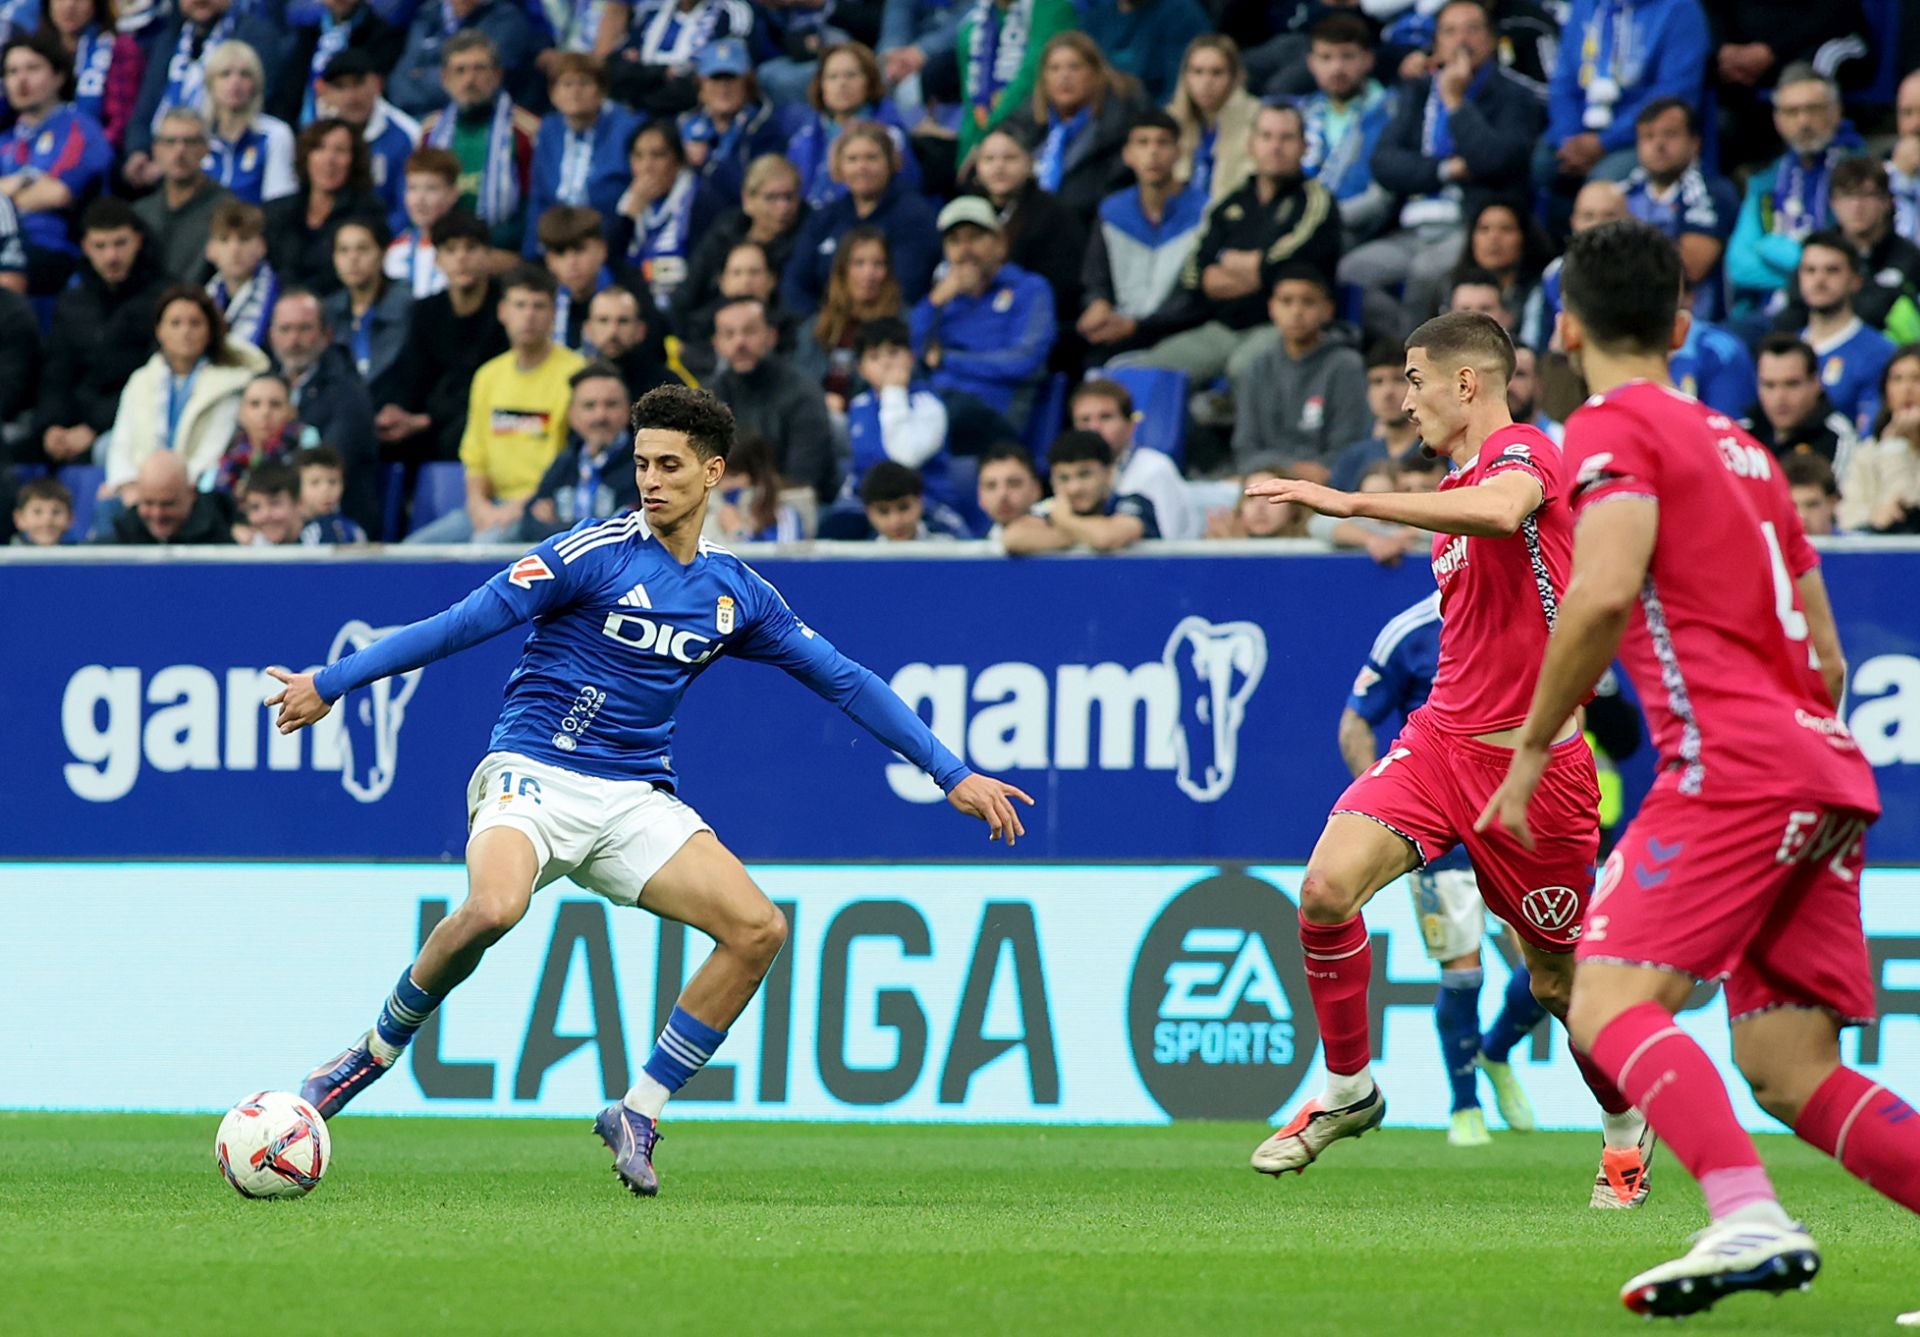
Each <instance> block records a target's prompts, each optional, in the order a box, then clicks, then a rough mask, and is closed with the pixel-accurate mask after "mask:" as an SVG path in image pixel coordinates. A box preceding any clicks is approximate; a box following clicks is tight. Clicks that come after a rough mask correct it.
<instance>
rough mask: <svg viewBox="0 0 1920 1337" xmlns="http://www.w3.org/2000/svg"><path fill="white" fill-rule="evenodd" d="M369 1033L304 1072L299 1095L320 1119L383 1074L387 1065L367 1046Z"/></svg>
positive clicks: (341, 1107)
mask: <svg viewBox="0 0 1920 1337" xmlns="http://www.w3.org/2000/svg"><path fill="white" fill-rule="evenodd" d="M371 1035H372V1032H368V1034H367V1035H363V1036H361V1037H360V1039H359V1040H357V1041H355V1042H354V1044H353V1046H352V1047H351V1048H349V1049H348V1050H347V1051H346V1052H345V1053H343V1054H341V1055H340V1056H339V1057H338V1058H333V1059H329V1060H327V1061H326V1062H325V1063H323V1064H321V1065H320V1066H319V1067H317V1068H315V1069H314V1070H313V1071H312V1072H310V1073H308V1074H307V1080H306V1081H304V1082H302V1083H301V1084H300V1098H301V1099H302V1100H305V1101H306V1102H307V1103H308V1104H310V1105H312V1106H313V1107H314V1108H315V1109H317V1110H319V1111H320V1117H321V1118H323V1119H331V1118H332V1117H333V1116H334V1115H336V1114H338V1113H339V1112H340V1111H341V1110H343V1109H345V1108H346V1107H347V1102H348V1101H349V1100H352V1099H353V1098H354V1097H355V1096H357V1095H359V1094H360V1093H361V1092H362V1091H364V1090H366V1089H367V1088H368V1087H369V1086H371V1085H373V1083H375V1082H376V1081H378V1080H379V1079H380V1078H382V1077H384V1076H385V1075H386V1073H387V1069H388V1067H389V1066H390V1065H389V1064H386V1063H382V1062H381V1061H380V1060H379V1058H377V1057H376V1056H375V1055H374V1052H373V1050H372V1049H371V1048H370V1047H369V1046H368V1044H367V1041H368V1040H369V1039H370V1038H371Z"/></svg>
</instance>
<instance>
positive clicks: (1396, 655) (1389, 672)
mask: <svg viewBox="0 0 1920 1337" xmlns="http://www.w3.org/2000/svg"><path fill="white" fill-rule="evenodd" d="M1439 668H1440V591H1439V590H1435V591H1434V592H1433V593H1432V594H1429V595H1428V596H1427V597H1426V598H1424V599H1422V600H1421V601H1420V602H1419V603H1417V604H1415V605H1413V607H1411V608H1409V609H1406V610H1405V611H1404V612H1401V613H1399V614H1398V615H1396V616H1395V617H1394V618H1393V619H1391V620H1390V621H1389V622H1388V623H1387V625H1386V626H1384V627H1382V628H1381V629H1380V634H1379V635H1378V636H1376V637H1375V638H1374V641H1373V649H1371V650H1370V651H1368V652H1367V662H1366V666H1365V667H1364V668H1362V669H1361V670H1360V673H1359V676H1358V677H1356V678H1355V679H1354V680H1353V693H1352V695H1350V696H1349V697H1348V698H1347V707H1348V708H1349V709H1350V710H1352V711H1353V713H1354V714H1356V715H1358V716H1359V717H1360V718H1361V719H1363V720H1365V721H1366V722H1367V723H1368V724H1371V725H1372V726H1373V727H1374V728H1375V729H1376V730H1377V729H1380V728H1381V727H1383V726H1384V725H1386V724H1387V723H1388V722H1389V721H1391V722H1392V724H1393V727H1394V728H1395V729H1396V730H1397V729H1399V728H1400V727H1401V726H1402V725H1404V724H1405V723H1406V722H1407V716H1409V715H1411V714H1412V713H1413V712H1414V711H1416V710H1418V709H1419V708H1420V707H1421V706H1422V705H1423V704H1425V702H1426V699H1427V693H1429V692H1431V691H1432V690H1433V675H1434V674H1435V673H1436V672H1438V671H1439ZM1472 866H1473V865H1472V864H1471V863H1469V862H1468V861H1467V855H1466V851H1465V850H1463V849H1461V848H1460V847H1458V846H1456V847H1455V848H1454V849H1453V851H1452V852H1451V853H1449V854H1447V855H1446V856H1445V857H1444V858H1440V859H1435V860H1434V861H1433V862H1432V863H1430V864H1428V865H1427V871H1428V872H1444V871H1447V870H1451V869H1456V868H1471V867H1472Z"/></svg>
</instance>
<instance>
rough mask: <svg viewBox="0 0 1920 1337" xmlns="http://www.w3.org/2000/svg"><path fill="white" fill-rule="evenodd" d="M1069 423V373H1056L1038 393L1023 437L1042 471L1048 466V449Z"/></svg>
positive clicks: (1035, 393) (1041, 386)
mask: <svg viewBox="0 0 1920 1337" xmlns="http://www.w3.org/2000/svg"><path fill="white" fill-rule="evenodd" d="M1066 421H1067V374H1066V373H1065V372H1064V371H1056V372H1054V373H1053V374H1052V375H1051V376H1049V377H1047V379H1046V380H1044V381H1042V382H1041V383H1040V388H1039V389H1038V390H1036V391H1035V392H1034V396H1033V411H1032V412H1031V413H1029V414H1028V415H1027V430H1026V431H1025V432H1023V433H1021V437H1020V439H1021V442H1022V444H1024V445H1025V446H1026V448H1027V449H1028V450H1030V451H1032V452H1033V458H1034V459H1035V460H1036V461H1037V462H1038V463H1039V465H1040V467H1041V468H1042V469H1044V468H1046V467H1047V450H1048V448H1049V447H1050V446H1052V445H1053V438H1055V437H1056V436H1058V435H1060V429H1061V428H1062V427H1064V426H1065V425H1066Z"/></svg>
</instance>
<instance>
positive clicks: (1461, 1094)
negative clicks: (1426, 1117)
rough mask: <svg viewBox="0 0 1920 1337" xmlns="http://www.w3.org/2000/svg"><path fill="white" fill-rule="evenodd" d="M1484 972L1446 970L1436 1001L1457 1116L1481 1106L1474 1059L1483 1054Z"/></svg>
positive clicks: (1435, 1014) (1435, 1015) (1442, 1053)
mask: <svg viewBox="0 0 1920 1337" xmlns="http://www.w3.org/2000/svg"><path fill="white" fill-rule="evenodd" d="M1485 977H1486V975H1485V972H1484V971H1481V970H1478V969H1475V970H1443V971H1441V972H1440V993H1439V995H1438V996H1437V997H1436V998H1435V999H1434V1000H1433V1021H1434V1025H1435V1026H1436V1027H1438V1028H1439V1031H1440V1056H1441V1058H1442V1059H1444V1060H1445V1061H1446V1065H1447V1084H1448V1085H1449V1086H1451V1087H1452V1088H1453V1109H1454V1113H1456V1114H1457V1113H1459V1112H1460V1111H1461V1110H1470V1109H1475V1108H1477V1107H1478V1106H1479V1104H1480V1094H1479V1092H1478V1090H1477V1089H1476V1083H1477V1082H1478V1080H1479V1073H1478V1071H1477V1070H1476V1069H1475V1068H1474V1066H1473V1060H1474V1059H1475V1058H1476V1057H1478V1056H1479V1053H1480V983H1481V981H1482V980H1483V979H1484V978H1485Z"/></svg>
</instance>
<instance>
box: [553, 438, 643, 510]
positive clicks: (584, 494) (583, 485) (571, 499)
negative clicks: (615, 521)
mask: <svg viewBox="0 0 1920 1337" xmlns="http://www.w3.org/2000/svg"><path fill="white" fill-rule="evenodd" d="M625 442H626V438H625V437H624V436H623V437H621V438H620V439H619V440H617V441H615V442H614V443H613V444H612V445H610V446H608V447H607V448H606V450H605V451H604V452H602V453H601V456H600V458H599V460H598V461H597V462H596V461H595V460H594V459H593V458H592V457H591V456H589V454H588V453H587V447H586V443H585V442H582V443H581V445H580V473H579V476H578V477H577V478H576V479H575V480H574V484H573V486H572V487H571V488H569V489H568V491H567V493H566V494H563V496H562V497H560V498H556V500H557V501H560V502H561V505H560V507H559V508H558V509H560V510H561V512H562V514H561V516H560V519H561V521H562V523H569V522H570V523H573V524H579V523H580V522H581V521H582V520H591V519H601V518H604V516H603V515H602V513H601V511H600V493H601V490H602V484H601V482H600V480H601V478H603V477H604V476H605V475H606V472H607V466H608V465H609V464H612V463H613V457H614V455H615V454H617V453H618V452H619V450H620V447H621V446H622V445H623V444H625ZM606 491H607V510H608V511H609V512H611V511H612V509H613V494H612V489H610V488H609V489H606ZM568 511H571V514H567V513H566V512H568Z"/></svg>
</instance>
